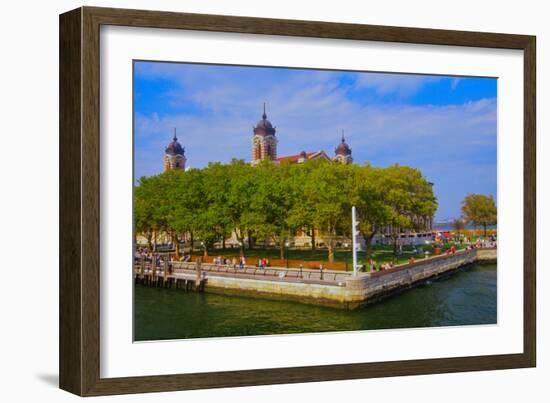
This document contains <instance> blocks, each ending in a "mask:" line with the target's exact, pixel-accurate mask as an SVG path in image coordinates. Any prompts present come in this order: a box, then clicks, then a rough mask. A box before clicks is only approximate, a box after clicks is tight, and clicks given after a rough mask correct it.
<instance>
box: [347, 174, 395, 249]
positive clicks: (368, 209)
mask: <svg viewBox="0 0 550 403" xmlns="http://www.w3.org/2000/svg"><path fill="white" fill-rule="evenodd" d="M352 172H353V174H354V177H353V187H352V189H353V191H354V196H353V198H352V202H353V204H354V205H355V206H356V211H357V220H358V222H359V224H358V226H357V228H358V230H359V232H360V234H361V236H362V237H363V239H364V241H365V254H366V256H367V257H370V256H371V253H372V240H373V238H374V236H375V235H376V234H377V233H378V231H380V229H381V228H382V227H383V226H384V225H386V224H387V223H388V222H389V221H390V220H391V218H392V209H391V207H390V206H389V205H387V203H386V201H385V197H386V195H387V194H388V187H387V186H388V183H387V181H386V180H385V175H384V173H385V171H384V169H383V168H373V167H371V166H369V165H365V166H355V167H354V168H352Z"/></svg>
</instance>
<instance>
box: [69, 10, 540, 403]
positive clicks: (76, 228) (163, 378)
mask: <svg viewBox="0 0 550 403" xmlns="http://www.w3.org/2000/svg"><path fill="white" fill-rule="evenodd" d="M102 25H119V26H131V27H149V28H171V29H186V30H201V31H216V32H230V33H252V34H268V35H283V36H302V37H315V38H333V39H351V40H358V41H364V40H368V41H381V42H400V43H414V44H433V45H450V46H468V47H481V48H498V49H519V50H522V51H523V52H524V100H523V101H524V133H523V135H524V267H523V276H524V289H523V294H524V329H523V332H524V333H523V342H524V348H523V353H521V354H504V355H490V356H468V357H456V358H441V359H421V360H407V361H392V362H374V363H354V364H341V365H323V366H307V367H291V368H277V369H255V370H242V371H225V372H210V373H193V374H174V375H158V376H140V377H127V378H101V377H100V315H99V310H100V307H99V301H100V299H99V290H100V276H99V262H100V260H99V245H100V242H99V241H100V236H101V234H100V231H99V228H100V225H99V220H100V214H99V204H100V194H99V189H100V172H99V166H100V163H99V161H100V147H99V138H100V136H99V130H100V127H99V122H100V120H99V113H100V101H99V88H100V84H99V74H100V73H99V72H100V64H99V59H100V58H99V54H100V53H99V52H100V49H99V47H100V45H99V44H100V41H99V35H100V26H102ZM535 44H536V41H535V37H534V36H527V35H510V34H497V33H482V32H461V31H447V30H436V29H418V28H401V27H389V26H374V25H356V24H340V23H329V22H314V21H295V20H277V19H264V18H249V17H230V16H219V15H201V14H185V13H172V12H158V11H141V10H122V9H109V8H95V7H82V8H78V9H76V10H73V11H70V12H67V13H65V14H62V15H61V16H60V88H59V91H60V276H59V279H60V280H59V281H60V283H59V285H60V293H59V300H60V316H59V319H60V344H59V354H60V356H59V361H60V387H61V388H62V389H64V390H67V391H69V392H72V393H75V394H77V395H80V396H94V395H110V394H121V393H139V392H160V391H171V390H187V389H200V388H219V387H233V386H248V385H264V384H279V383H297V382H313V381H328V380H342V379H357V378H371V377H387V376H401V375H418V374H435V373H449V372H459V371H481V370H496V369H507V368H524V367H533V366H535V364H536V347H535V346H536V319H535V318H536V310H535V301H536V295H535V271H536V270H535V269H536V260H535V255H536V246H535V243H536V238H535V237H536V217H535V207H536V204H535V203H536V172H535V169H536V148H535V121H536V119H535V113H536V108H535V104H536V95H535V89H536V86H535V82H536V81H535V80H536V78H535V75H536V69H535V60H536V56H535V55H536V47H535V46H536V45H535Z"/></svg>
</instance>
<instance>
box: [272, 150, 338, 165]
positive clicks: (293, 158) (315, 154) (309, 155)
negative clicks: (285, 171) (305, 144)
mask: <svg viewBox="0 0 550 403" xmlns="http://www.w3.org/2000/svg"><path fill="white" fill-rule="evenodd" d="M300 158H302V154H301V153H300V154H295V155H285V156H283V157H278V158H277V159H276V161H278V162H294V163H295V162H298V160H299V159H300ZM315 158H327V159H328V156H327V155H326V154H325V152H324V151H312V152H306V159H308V160H310V159H315Z"/></svg>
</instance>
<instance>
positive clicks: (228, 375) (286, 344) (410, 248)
mask: <svg viewBox="0 0 550 403" xmlns="http://www.w3.org/2000/svg"><path fill="white" fill-rule="evenodd" d="M535 100H536V98H535V37H533V36H525V35H513V34H497V33H480V32H460V31H445V30H433V29H419V28H401V27H385V26H372V25H355V24H338V23H328V22H313V21H294V20H274V19H262V18H249V17H228V16H215V15H199V14H185V13H170V12H158V11H138V10H119V9H106V8H94V7H82V8H79V9H76V10H73V11H70V12H67V13H65V14H62V15H61V16H60V181H61V183H60V217H61V218H60V220H61V221H60V233H61V234H60V386H61V388H62V389H65V390H67V391H70V392H72V393H75V394H78V395H82V396H91V395H106V394H119V393H137V392H154V391H168V390H186V389H198V388H213V387H229V386H245V385H261V384H276V383H291V382H310V381H322V380H339V379H354V378H368V377H382V376H399V375H414V374H432V373H433V374H435V373H445V372H458V371H478V370H493V369H504V368H522V367H532V366H535V362H536V353H535V339H536V332H535V329H536V327H535V301H536V297H535V234H536V226H535V199H536V197H535V196H536V189H535V179H536V174H535V165H536V163H535V161H536V160H535V158H536V155H535Z"/></svg>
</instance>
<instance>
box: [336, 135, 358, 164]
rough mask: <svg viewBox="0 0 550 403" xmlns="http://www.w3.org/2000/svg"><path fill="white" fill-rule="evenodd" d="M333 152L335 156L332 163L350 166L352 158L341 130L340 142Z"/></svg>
mask: <svg viewBox="0 0 550 403" xmlns="http://www.w3.org/2000/svg"><path fill="white" fill-rule="evenodd" d="M334 152H335V153H336V156H335V157H334V161H336V162H339V163H340V164H351V163H352V162H353V158H352V157H351V148H349V146H348V145H347V143H346V139H345V138H344V131H343V130H342V142H341V143H340V144H338V147H336V149H335V150H334Z"/></svg>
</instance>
